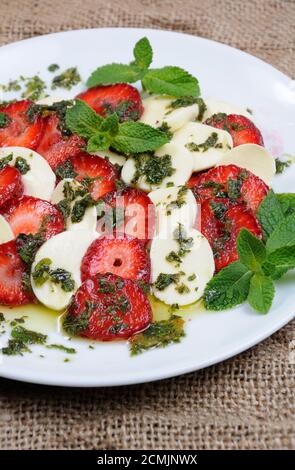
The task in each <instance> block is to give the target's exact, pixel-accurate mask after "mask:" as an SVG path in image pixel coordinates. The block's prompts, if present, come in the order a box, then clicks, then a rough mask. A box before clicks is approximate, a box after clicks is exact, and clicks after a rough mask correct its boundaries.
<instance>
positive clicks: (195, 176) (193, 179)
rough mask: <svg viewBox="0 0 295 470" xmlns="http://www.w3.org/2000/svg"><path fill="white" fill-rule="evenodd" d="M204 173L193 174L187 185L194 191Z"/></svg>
mask: <svg viewBox="0 0 295 470" xmlns="http://www.w3.org/2000/svg"><path fill="white" fill-rule="evenodd" d="M203 174H204V173H203V172H202V173H193V174H192V176H191V177H190V179H189V180H188V181H187V183H186V185H187V186H188V187H189V188H191V189H193V188H194V186H196V184H197V183H198V181H199V179H200V176H201V175H203Z"/></svg>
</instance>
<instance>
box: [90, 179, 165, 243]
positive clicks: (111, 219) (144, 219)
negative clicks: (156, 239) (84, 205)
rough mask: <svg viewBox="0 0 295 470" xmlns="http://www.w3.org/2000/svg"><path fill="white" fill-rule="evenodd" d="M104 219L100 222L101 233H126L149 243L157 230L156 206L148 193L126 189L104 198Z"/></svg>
mask: <svg viewBox="0 0 295 470" xmlns="http://www.w3.org/2000/svg"><path fill="white" fill-rule="evenodd" d="M104 203H105V204H104V207H102V210H103V213H104V217H102V219H101V220H99V222H98V231H99V232H103V231H106V232H113V231H114V228H115V231H116V232H117V233H119V232H120V233H123V232H124V233H126V234H128V235H132V236H133V237H136V238H139V239H140V240H143V241H144V242H147V241H148V240H149V239H151V238H152V237H153V234H154V229H155V220H156V213H155V206H154V204H153V203H152V201H151V200H150V198H149V197H148V195H147V194H146V193H144V192H143V191H140V190H139V189H134V188H130V187H126V188H124V189H122V190H120V191H113V192H111V193H108V194H106V196H105V197H104ZM114 226H115V227H114Z"/></svg>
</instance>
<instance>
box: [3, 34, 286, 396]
mask: <svg viewBox="0 0 295 470" xmlns="http://www.w3.org/2000/svg"><path fill="white" fill-rule="evenodd" d="M144 35H146V36H148V38H149V39H150V41H151V43H152V45H153V48H154V63H153V66H154V67H157V66H163V65H178V66H181V67H184V68H185V69H187V70H189V71H190V72H191V73H192V74H194V75H196V76H197V77H198V78H199V81H200V85H201V90H202V93H203V96H205V97H209V96H210V97H214V98H216V99H219V100H223V101H229V102H232V103H234V104H237V105H242V106H245V107H249V108H252V109H253V110H254V112H255V114H254V119H255V121H256V122H257V123H258V125H259V126H260V127H261V129H262V133H263V135H264V137H265V142H266V145H267V147H268V149H269V150H270V151H271V152H273V153H274V154H275V155H279V154H282V153H283V152H288V153H291V154H292V153H293V154H294V153H295V144H294V135H295V91H294V90H295V87H294V82H293V83H292V81H291V80H290V79H289V78H288V77H287V76H285V75H283V74H282V73H281V72H279V71H278V70H276V69H274V68H273V67H271V66H270V65H268V64H266V63H264V62H262V61H261V60H259V59H257V58H255V57H252V56H250V55H248V54H245V53H244V52H241V51H239V50H236V49H232V48H230V47H228V46H225V45H223V44H219V43H216V42H213V41H208V40H206V39H201V38H197V37H193V36H188V35H185V34H179V33H173V32H166V31H154V30H146V29H127V28H126V29H122V28H117V29H93V30H82V31H70V32H66V33H59V34H51V35H48V36H42V37H37V38H34V39H29V40H25V41H22V42H18V43H15V44H11V45H8V46H5V47H2V48H1V49H0V63H1V64H3V65H4V66H3V67H1V74H0V82H1V83H5V82H7V81H8V80H9V79H10V78H16V77H18V76H19V75H20V74H22V75H24V76H30V75H33V74H35V73H37V72H39V71H40V72H41V75H42V76H43V77H45V78H47V79H49V78H51V77H52V74H50V73H49V72H47V66H48V65H49V64H51V63H58V64H60V65H61V67H62V68H66V67H70V66H73V65H77V66H78V67H79V71H80V72H81V75H82V77H83V78H84V79H86V78H87V77H88V76H89V74H90V72H91V71H92V70H93V69H95V67H96V66H98V65H102V64H105V63H110V62H112V61H114V62H116V61H117V62H123V63H124V62H125V63H128V62H129V61H130V59H131V55H132V48H133V45H134V44H135V42H136V41H137V40H138V39H139V38H140V37H142V36H144ZM76 91H79V87H76V89H75V90H73V92H72V93H69V94H68V96H72V94H73V93H75V92H76ZM294 181H295V166H293V167H291V168H290V169H288V170H287V171H286V172H285V174H284V175H282V176H279V177H276V178H275V182H274V185H273V186H274V189H275V190H277V191H281V192H283V191H295V185H294ZM294 280H295V279H294V274H293V273H291V274H289V276H287V277H286V278H285V279H284V280H283V281H280V282H278V283H277V288H276V297H275V301H274V304H273V307H272V309H271V312H270V313H269V314H268V315H265V316H263V315H259V314H258V313H255V312H253V311H251V310H250V308H248V307H247V306H246V305H243V306H241V307H238V308H235V309H232V310H231V311H228V312H220V313H211V312H204V313H202V314H199V315H196V316H193V317H192V319H191V321H187V323H186V333H187V335H186V338H185V339H184V341H182V342H181V343H180V344H176V345H172V346H170V347H167V348H166V349H157V350H153V351H149V352H146V353H144V354H142V355H140V356H138V357H135V358H131V357H130V355H129V352H128V348H127V346H126V345H125V344H124V343H111V344H98V345H97V346H96V348H95V350H90V349H89V348H88V345H87V344H86V343H84V342H79V341H76V340H73V341H71V345H72V346H73V347H76V348H77V349H78V350H79V353H78V354H76V355H75V357H72V358H71V362H68V363H64V362H63V361H62V359H61V355H60V354H61V353H60V352H59V351H51V350H50V351H49V350H48V351H46V357H45V358H44V359H41V358H40V357H39V354H41V353H42V352H41V351H42V349H41V348H40V349H38V347H34V348H33V349H34V353H33V354H27V355H24V356H23V357H7V356H5V358H4V359H3V360H2V364H1V365H0V375H1V376H3V377H8V378H12V379H18V380H24V381H28V382H36V383H42V384H52V385H66V386H85V387H89V386H110V385H123V384H133V383H140V382H147V381H151V380H157V379H162V378H166V377H172V376H176V375H179V374H183V373H186V372H190V371H195V370H197V369H200V368H203V367H206V366H209V365H212V364H215V363H217V362H220V361H222V360H224V359H226V358H229V357H231V356H233V355H235V354H238V353H240V352H241V351H244V350H246V349H247V348H249V347H251V346H253V345H254V344H257V343H258V342H259V341H262V340H263V339H264V338H266V337H267V336H269V335H271V334H272V333H274V332H275V331H276V330H278V329H279V328H281V327H282V326H283V325H285V324H286V323H287V322H288V321H290V320H291V319H292V318H293V317H294V310H295V307H294V305H295V289H294V284H292V283H294ZM39 324H40V328H39V330H40V329H43V330H46V325H43V328H42V324H41V321H40V322H39ZM50 339H51V340H52V341H54V342H59V343H60V342H61V340H60V337H58V335H57V334H54V333H52V334H51V338H50Z"/></svg>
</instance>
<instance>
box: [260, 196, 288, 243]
mask: <svg viewBox="0 0 295 470" xmlns="http://www.w3.org/2000/svg"><path fill="white" fill-rule="evenodd" d="M257 218H258V220H259V222H260V225H261V227H262V230H263V234H264V238H265V239H267V238H268V237H269V236H270V234H271V233H272V232H273V231H274V229H275V228H276V227H277V226H278V224H279V223H280V222H281V221H282V220H283V219H284V212H283V209H282V207H281V204H280V202H279V200H278V198H277V196H276V194H275V193H274V192H273V191H272V190H270V191H268V193H267V195H266V196H265V198H264V199H263V201H262V203H261V204H260V206H259V207H258V211H257Z"/></svg>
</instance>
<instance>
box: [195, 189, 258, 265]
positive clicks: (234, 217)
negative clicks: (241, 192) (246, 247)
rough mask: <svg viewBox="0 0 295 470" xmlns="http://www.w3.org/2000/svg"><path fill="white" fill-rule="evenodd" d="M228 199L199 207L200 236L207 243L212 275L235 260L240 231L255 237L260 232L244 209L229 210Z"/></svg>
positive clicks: (206, 202)
mask: <svg viewBox="0 0 295 470" xmlns="http://www.w3.org/2000/svg"><path fill="white" fill-rule="evenodd" d="M231 204H232V202H231V201H230V200H229V199H222V198H213V199H207V200H206V201H204V202H203V203H202V209H201V232H202V233H203V235H204V236H205V237H206V238H207V239H208V241H209V243H210V245H211V247H212V249H213V252H214V257H215V268H216V271H220V269H222V268H224V267H225V266H227V265H228V264H230V263H232V262H233V261H236V260H237V259H238V252H237V246H236V240H237V237H238V235H239V232H240V230H241V229H242V228H247V229H248V230H249V231H250V232H252V233H253V234H254V235H255V236H256V237H258V238H261V237H262V232H261V229H260V227H259V224H258V222H257V220H256V218H255V217H254V216H253V214H252V213H251V211H249V210H247V209H246V208H245V206H244V205H241V204H237V205H235V206H232V207H230V206H231Z"/></svg>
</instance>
